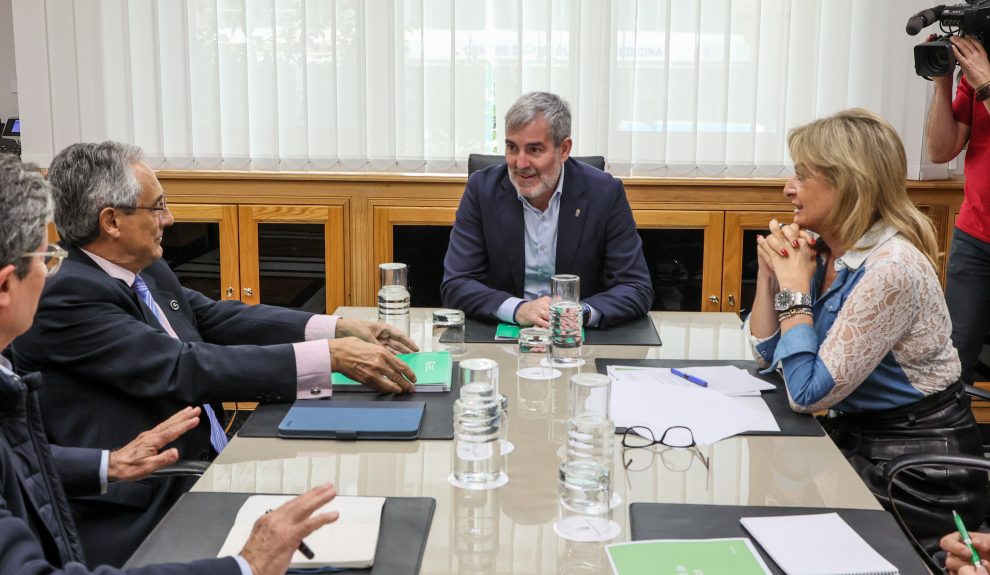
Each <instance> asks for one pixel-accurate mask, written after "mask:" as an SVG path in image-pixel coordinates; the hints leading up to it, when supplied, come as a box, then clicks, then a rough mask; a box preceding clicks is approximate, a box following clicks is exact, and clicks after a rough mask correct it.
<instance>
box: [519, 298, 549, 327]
mask: <svg viewBox="0 0 990 575" xmlns="http://www.w3.org/2000/svg"><path fill="white" fill-rule="evenodd" d="M515 319H516V323H518V324H519V325H521V326H523V327H529V326H531V325H534V326H536V327H550V296H546V295H545V296H543V297H541V298H538V299H534V300H533V301H527V302H524V303H521V304H519V307H518V308H516V318H515Z"/></svg>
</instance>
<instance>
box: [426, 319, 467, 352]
mask: <svg viewBox="0 0 990 575" xmlns="http://www.w3.org/2000/svg"><path fill="white" fill-rule="evenodd" d="M433 351H449V352H450V353H451V354H452V355H459V354H462V353H464V352H465V351H467V347H466V346H465V344H464V312H463V311H461V310H459V309H438V310H436V311H434V312H433Z"/></svg>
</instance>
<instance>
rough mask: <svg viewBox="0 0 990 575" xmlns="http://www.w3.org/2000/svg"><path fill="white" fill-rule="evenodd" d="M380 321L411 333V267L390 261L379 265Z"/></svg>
mask: <svg viewBox="0 0 990 575" xmlns="http://www.w3.org/2000/svg"><path fill="white" fill-rule="evenodd" d="M378 273H379V280H380V282H379V285H381V288H380V289H379V290H378V321H380V322H384V323H387V324H389V325H392V326H395V327H397V328H399V329H401V330H402V331H403V333H407V334H408V333H409V286H408V284H407V282H408V280H409V268H407V267H406V264H401V263H396V262H389V263H384V264H380V265H379V266H378Z"/></svg>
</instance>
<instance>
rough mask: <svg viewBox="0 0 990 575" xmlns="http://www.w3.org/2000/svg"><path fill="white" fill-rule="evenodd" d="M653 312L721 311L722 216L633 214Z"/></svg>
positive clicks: (643, 211)
mask: <svg viewBox="0 0 990 575" xmlns="http://www.w3.org/2000/svg"><path fill="white" fill-rule="evenodd" d="M633 218H635V220H636V228H637V230H638V231H639V234H640V237H641V238H642V239H643V254H644V257H645V258H646V265H647V267H648V268H649V270H650V276H651V278H652V280H653V290H654V305H653V309H654V310H664V311H722V303H721V297H720V287H721V283H722V282H721V278H720V277H719V276H720V271H721V269H722V246H723V229H724V221H725V218H724V213H723V212H721V211H687V210H653V209H634V210H633Z"/></svg>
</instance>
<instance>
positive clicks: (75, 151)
mask: <svg viewBox="0 0 990 575" xmlns="http://www.w3.org/2000/svg"><path fill="white" fill-rule="evenodd" d="M143 158H144V152H142V151H141V148H138V147H136V146H132V145H130V144H123V143H120V142H109V141H108V142H103V143H101V144H90V143H84V144H72V145H71V146H69V147H68V148H66V149H64V150H62V151H61V152H59V153H58V155H57V156H55V159H54V160H52V165H51V167H50V168H48V181H50V182H51V183H52V187H53V190H52V194H53V196H54V198H55V228H56V229H57V230H58V235H59V236H60V237H61V238H62V242H63V243H64V244H66V245H68V246H74V245H78V246H85V245H86V244H88V243H90V242H91V241H93V240H95V239H96V238H98V237H99V236H100V212H101V211H102V210H103V208H106V207H110V206H113V207H118V208H134V207H137V203H138V197H139V196H140V195H141V185H140V184H139V183H138V181H137V178H136V177H135V176H134V170H133V168H132V167H131V165H132V164H134V163H137V162H140V161H141V160H142V159H143Z"/></svg>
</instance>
